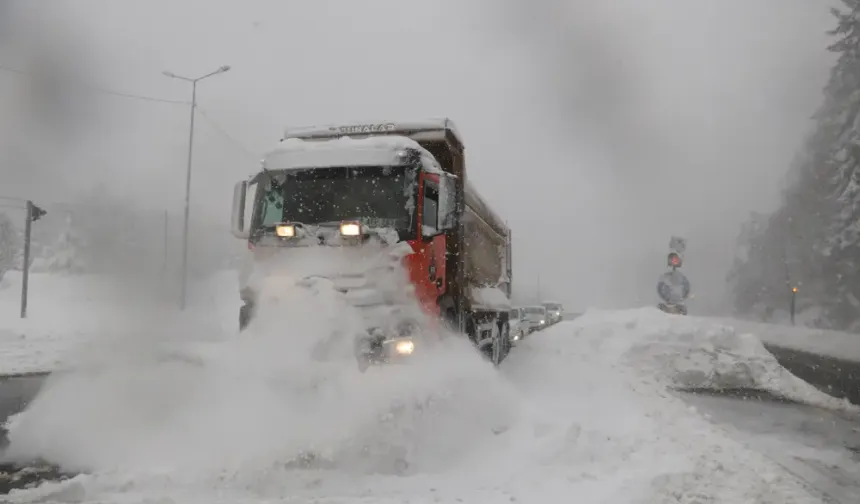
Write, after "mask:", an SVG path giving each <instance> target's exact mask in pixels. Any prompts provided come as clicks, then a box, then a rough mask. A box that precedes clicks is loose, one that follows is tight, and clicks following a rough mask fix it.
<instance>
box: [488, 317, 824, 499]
mask: <svg viewBox="0 0 860 504" xmlns="http://www.w3.org/2000/svg"><path fill="white" fill-rule="evenodd" d="M699 329H702V330H704V334H701V335H697V334H696V331H697V330H699ZM669 334H674V337H672V336H668V335H669ZM718 339H719V338H718ZM708 340H709V337H708V336H707V328H701V327H699V328H697V327H696V326H695V324H691V323H690V322H689V321H688V320H686V319H685V318H683V317H673V316H669V315H665V314H663V313H661V312H659V311H657V310H652V309H645V310H630V311H620V312H609V311H607V312H595V311H589V312H587V313H586V314H585V315H583V316H582V317H580V318H578V319H577V320H575V321H572V322H562V323H561V324H558V325H556V326H553V327H550V328H548V329H546V330H544V331H542V332H540V333H538V334H537V335H535V336H534V337H531V338H527V339H526V340H525V341H524V342H523V343H522V344H521V345H519V346H518V347H517V350H516V351H515V352H514V353H512V354H511V356H510V357H509V358H508V361H507V362H506V364H507V365H508V367H506V368H505V369H506V374H507V375H508V376H509V378H510V379H511V381H512V382H513V383H514V384H516V386H517V388H518V389H519V390H520V392H521V393H522V394H523V395H524V396H526V397H529V398H531V399H532V400H533V401H534V402H535V403H537V404H539V405H540V406H541V407H542V408H543V411H544V412H545V416H544V418H546V417H549V418H553V419H554V420H555V421H553V422H549V423H547V424H544V425H540V426H536V428H535V433H536V439H535V443H534V448H533V449H532V450H531V453H530V457H529V460H530V462H531V464H532V466H533V467H534V470H533V471H529V472H524V473H522V474H520V475H519V476H518V477H517V481H516V482H514V483H513V484H512V486H517V487H520V489H521V493H518V494H517V495H520V496H523V495H528V496H529V497H530V498H528V499H519V500H523V501H526V500H527V501H529V502H551V501H553V500H558V499H559V498H562V497H561V496H565V497H566V498H568V499H572V500H574V501H581V502H605V503H622V502H631V503H632V502H636V503H652V502H686V503H693V502H709V503H726V504H729V503H738V502H751V503H752V502H755V503H773V504H776V503H789V502H820V499H819V498H817V497H814V496H810V495H809V494H808V493H807V492H806V490H805V489H804V486H803V485H802V484H800V483H798V482H797V481H796V480H795V479H794V478H793V477H792V476H791V475H789V474H788V473H787V472H786V471H785V470H783V469H782V468H781V467H779V466H777V465H776V464H775V463H773V462H772V461H771V460H769V459H767V458H766V457H764V456H762V455H760V454H758V453H755V452H753V451H752V450H750V449H749V448H747V447H746V446H744V445H742V444H740V443H738V442H736V441H734V440H733V439H732V438H730V437H729V435H728V434H727V433H726V432H724V431H722V430H721V429H719V428H718V427H716V426H714V425H712V424H711V423H710V422H709V421H707V419H705V418H704V417H703V416H702V415H700V414H699V413H698V412H697V411H696V410H695V409H693V408H691V407H689V406H688V405H687V404H685V403H684V401H683V400H682V398H680V397H678V396H676V395H674V394H672V393H670V391H669V390H668V388H669V387H671V386H674V385H677V384H684V379H683V378H682V375H683V374H684V372H683V371H684V370H685V369H686V368H688V367H691V366H686V365H681V364H682V361H684V357H683V356H684V355H687V356H693V355H695V354H696V353H697V352H696V350H695V348H696V347H698V346H704V347H706V348H707V347H714V346H715V345H714V344H713V343H711V342H709V341H708ZM716 346H719V345H716ZM672 352H679V354H680V355H679V357H678V358H677V360H673V359H670V358H669V356H670V354H671V353H672ZM739 353H740V352H739ZM692 360H695V358H693V359H692ZM737 360H738V361H741V360H743V359H742V358H740V356H739V357H738V359H737ZM676 365H677V366H676ZM700 366H704V368H705V369H707V368H708V367H709V366H710V367H713V363H709V362H708V361H704V362H701V363H700ZM547 413H548V414H547ZM523 456H524V455H523ZM523 487H531V488H530V489H529V490H530V491H529V493H525V489H524V488H523ZM538 487H540V488H541V490H540V491H538V490H536V488H538ZM553 494H554V495H553Z"/></svg>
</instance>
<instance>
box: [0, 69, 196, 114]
mask: <svg viewBox="0 0 860 504" xmlns="http://www.w3.org/2000/svg"><path fill="white" fill-rule="evenodd" d="M0 70H3V71H5V72H9V73H14V74H18V75H25V76H29V77H34V76H35V74H33V73H32V72H25V71H23V70H20V69H17V68H11V67H8V66H6V65H0ZM82 87H83V89H85V90H87V91H92V92H96V93H100V94H104V95H109V96H116V97H118V98H128V99H132V100H140V101H146V102H154V103H169V104H172V105H190V104H191V103H190V102H188V101H184V100H168V99H165V98H156V97H154V96H145V95H138V94H133V93H124V92H121V91H114V90H112V89H107V88H102V87H97V86H82Z"/></svg>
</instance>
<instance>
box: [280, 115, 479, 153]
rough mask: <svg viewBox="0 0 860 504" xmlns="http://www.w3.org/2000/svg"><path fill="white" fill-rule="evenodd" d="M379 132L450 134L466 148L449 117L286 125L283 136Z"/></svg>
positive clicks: (418, 136) (421, 136)
mask: <svg viewBox="0 0 860 504" xmlns="http://www.w3.org/2000/svg"><path fill="white" fill-rule="evenodd" d="M380 134H383V135H401V136H405V137H409V138H411V139H413V140H415V141H417V142H420V141H422V140H424V141H434V140H436V141H438V140H445V139H446V137H447V136H448V135H451V136H453V137H454V139H455V140H456V141H457V143H458V144H459V145H458V147H459V148H461V149H462V148H463V139H462V137H461V136H460V133H459V131H458V130H457V126H456V125H455V124H454V121H452V120H451V119H448V118H447V117H444V118H438V119H425V120H421V121H407V122H394V121H377V122H363V123H349V124H325V125H319V126H307V127H299V128H287V129H285V130H284V137H283V139H282V140H286V139H288V138H298V139H302V140H326V139H331V138H338V137H343V136H351V137H360V136H362V135H380Z"/></svg>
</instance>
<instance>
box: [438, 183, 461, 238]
mask: <svg viewBox="0 0 860 504" xmlns="http://www.w3.org/2000/svg"><path fill="white" fill-rule="evenodd" d="M459 220H460V219H459V205H458V201H457V177H455V176H454V175H451V174H449V173H443V174H441V175H440V176H439V229H442V230H445V231H447V230H451V229H455V228H456V227H457V224H458V222H459Z"/></svg>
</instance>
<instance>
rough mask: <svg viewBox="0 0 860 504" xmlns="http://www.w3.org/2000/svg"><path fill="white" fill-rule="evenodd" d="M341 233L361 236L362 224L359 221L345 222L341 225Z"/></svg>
mask: <svg viewBox="0 0 860 504" xmlns="http://www.w3.org/2000/svg"><path fill="white" fill-rule="evenodd" d="M340 234H341V235H343V236H360V235H361V224H359V223H357V222H344V223H342V224H341V225H340Z"/></svg>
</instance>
